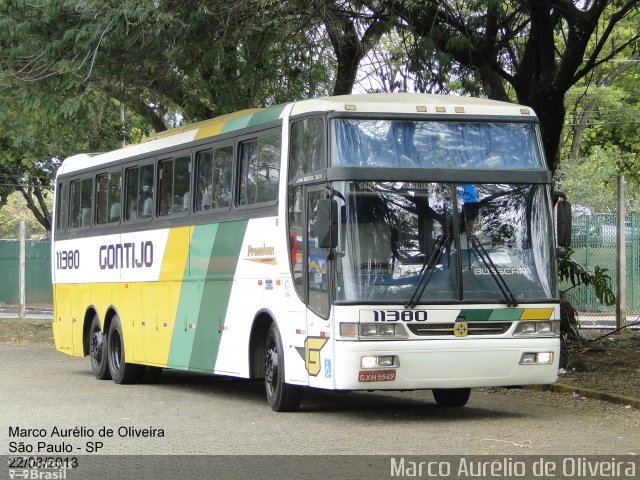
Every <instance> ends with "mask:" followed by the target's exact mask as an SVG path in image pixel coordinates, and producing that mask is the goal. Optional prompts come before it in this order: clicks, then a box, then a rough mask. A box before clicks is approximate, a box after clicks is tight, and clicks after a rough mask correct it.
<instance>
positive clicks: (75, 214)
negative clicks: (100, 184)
mask: <svg viewBox="0 0 640 480" xmlns="http://www.w3.org/2000/svg"><path fill="white" fill-rule="evenodd" d="M92 204H93V178H85V179H82V180H74V181H73V182H71V216H70V219H69V228H89V227H90V226H91V223H92V221H93V211H92Z"/></svg>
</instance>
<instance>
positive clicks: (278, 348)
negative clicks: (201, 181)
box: [264, 323, 302, 412]
mask: <svg viewBox="0 0 640 480" xmlns="http://www.w3.org/2000/svg"><path fill="white" fill-rule="evenodd" d="M264 384H265V388H266V392H267V401H268V402H269V405H270V406H271V409H272V410H273V411H275V412H294V411H296V410H297V409H298V407H299V406H300V401H301V400H302V387H300V386H298V385H291V384H289V383H286V382H285V381H284V350H283V348H282V340H281V339H280V333H279V332H278V327H276V324H275V323H272V324H271V326H270V327H269V331H268V332H267V343H266V347H265V352H264Z"/></svg>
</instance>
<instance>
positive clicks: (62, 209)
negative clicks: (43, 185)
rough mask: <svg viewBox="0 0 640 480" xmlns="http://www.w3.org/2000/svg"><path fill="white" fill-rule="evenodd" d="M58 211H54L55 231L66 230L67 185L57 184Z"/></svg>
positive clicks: (67, 208)
mask: <svg viewBox="0 0 640 480" xmlns="http://www.w3.org/2000/svg"><path fill="white" fill-rule="evenodd" d="M56 201H57V202H58V210H57V211H56V230H58V231H60V230H64V229H65V228H67V215H68V213H69V184H68V183H66V182H65V183H59V184H58V198H57V199H56Z"/></svg>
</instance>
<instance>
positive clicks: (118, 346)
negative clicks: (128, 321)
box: [107, 315, 141, 384]
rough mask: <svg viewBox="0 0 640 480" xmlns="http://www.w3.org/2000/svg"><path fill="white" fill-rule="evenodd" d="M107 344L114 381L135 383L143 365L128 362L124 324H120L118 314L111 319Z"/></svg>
mask: <svg viewBox="0 0 640 480" xmlns="http://www.w3.org/2000/svg"><path fill="white" fill-rule="evenodd" d="M107 344H108V345H109V351H108V357H109V371H110V372H111V377H112V378H113V381H114V382H115V383H121V384H126V383H135V382H136V381H137V380H138V378H140V368H141V366H140V365H134V364H132V363H126V357H125V352H124V337H123V336H122V325H120V318H119V317H118V316H117V315H115V316H114V317H113V319H112V320H111V325H110V326H109V334H108V335H107Z"/></svg>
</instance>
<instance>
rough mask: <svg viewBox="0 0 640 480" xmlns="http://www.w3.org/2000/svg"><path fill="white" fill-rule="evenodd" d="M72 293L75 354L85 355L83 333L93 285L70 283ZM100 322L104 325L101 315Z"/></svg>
mask: <svg viewBox="0 0 640 480" xmlns="http://www.w3.org/2000/svg"><path fill="white" fill-rule="evenodd" d="M70 290H71V295H70V297H72V298H73V300H72V302H71V312H72V313H71V325H72V327H71V328H72V330H73V334H72V337H73V355H75V356H77V357H82V356H84V347H83V345H82V333H83V330H84V316H85V314H86V313H87V307H88V306H89V305H91V303H92V302H91V286H90V285H89V284H82V283H80V284H76V285H70ZM100 322H102V325H104V317H102V316H101V317H100Z"/></svg>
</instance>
